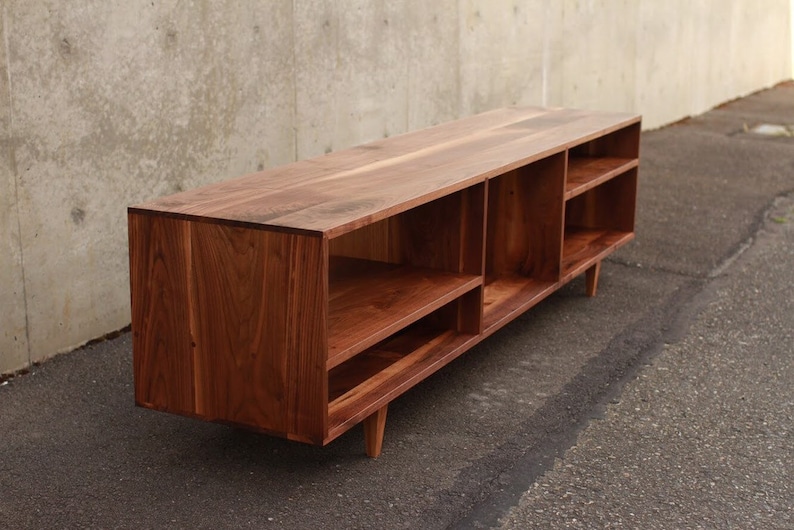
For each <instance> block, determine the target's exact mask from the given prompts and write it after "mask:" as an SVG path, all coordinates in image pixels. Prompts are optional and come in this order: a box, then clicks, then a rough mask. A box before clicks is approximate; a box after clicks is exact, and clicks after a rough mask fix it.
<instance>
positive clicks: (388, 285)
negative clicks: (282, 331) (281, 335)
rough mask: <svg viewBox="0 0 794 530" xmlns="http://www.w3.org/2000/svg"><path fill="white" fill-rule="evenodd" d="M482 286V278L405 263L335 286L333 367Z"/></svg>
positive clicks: (330, 352)
mask: <svg viewBox="0 0 794 530" xmlns="http://www.w3.org/2000/svg"><path fill="white" fill-rule="evenodd" d="M480 285H482V277H480V276H474V275H471V274H460V273H452V272H443V271H437V270H433V269H426V268H419V267H412V266H402V267H399V268H397V269H391V270H388V271H386V272H383V271H382V268H380V267H378V268H377V269H376V271H375V272H373V273H370V274H361V275H359V276H357V277H354V278H350V279H347V280H344V281H336V282H334V283H332V284H331V285H330V286H329V297H328V301H329V308H328V362H327V366H328V368H329V369H330V368H333V367H334V366H337V365H338V364H340V363H342V362H344V361H345V360H347V359H349V358H350V357H352V356H353V355H355V354H357V353H360V352H362V351H364V350H365V349H367V348H369V347H370V346H373V345H375V344H377V343H378V342H379V341H380V340H382V339H384V338H386V337H388V336H389V335H391V334H392V333H394V332H395V331H398V330H399V329H401V328H404V327H405V326H407V325H409V324H411V323H413V322H416V321H417V320H419V319H420V318H422V317H424V316H426V315H428V314H430V313H431V312H433V311H435V310H436V309H438V308H440V307H441V306H443V305H444V304H446V303H448V302H449V301H451V300H453V299H455V298H458V297H459V296H461V295H463V294H464V293H466V292H468V291H471V290H472V289H474V288H476V287H478V286H480Z"/></svg>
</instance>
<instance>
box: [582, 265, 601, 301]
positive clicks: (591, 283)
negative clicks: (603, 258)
mask: <svg viewBox="0 0 794 530" xmlns="http://www.w3.org/2000/svg"><path fill="white" fill-rule="evenodd" d="M600 273H601V262H600V261H599V262H597V263H596V264H595V265H593V266H592V267H590V268H589V269H587V271H586V272H585V273H584V278H585V284H586V287H585V289H586V291H585V292H586V293H587V296H595V294H596V291H597V290H598V275H599V274H600Z"/></svg>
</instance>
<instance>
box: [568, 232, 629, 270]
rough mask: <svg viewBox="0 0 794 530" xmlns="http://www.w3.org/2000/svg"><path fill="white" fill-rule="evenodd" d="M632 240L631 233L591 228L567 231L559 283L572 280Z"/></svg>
mask: <svg viewBox="0 0 794 530" xmlns="http://www.w3.org/2000/svg"><path fill="white" fill-rule="evenodd" d="M632 239H634V233H633V232H619V231H615V230H604V229H593V228H569V229H567V230H566V231H565V245H564V250H563V260H562V275H561V277H560V282H561V283H565V282H568V281H570V280H572V279H573V278H575V277H576V276H578V275H580V274H582V273H583V272H585V271H586V270H587V269H588V268H589V267H591V266H592V265H594V264H595V263H596V262H599V261H601V260H602V259H604V258H605V257H606V256H607V255H609V254H610V253H612V252H614V251H615V250H616V249H618V248H619V247H621V246H623V245H625V244H626V243H628V242H629V241H631V240H632Z"/></svg>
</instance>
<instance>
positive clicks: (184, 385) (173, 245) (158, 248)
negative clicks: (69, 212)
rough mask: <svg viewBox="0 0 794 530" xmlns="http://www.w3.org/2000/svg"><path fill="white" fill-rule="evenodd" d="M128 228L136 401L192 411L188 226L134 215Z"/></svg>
mask: <svg viewBox="0 0 794 530" xmlns="http://www.w3.org/2000/svg"><path fill="white" fill-rule="evenodd" d="M128 230H129V246H130V293H131V305H132V351H133V373H134V380H135V401H136V403H137V404H138V405H141V406H144V407H149V408H153V409H157V410H163V411H168V412H175V413H179V414H189V415H192V414H194V413H195V404H194V397H195V396H194V385H193V376H194V374H193V349H192V347H191V343H192V337H191V334H190V329H189V319H190V318H189V313H188V308H189V307H190V294H189V283H190V276H189V269H190V266H189V261H188V260H189V249H190V226H189V224H188V223H187V222H185V221H179V220H175V219H167V218H157V217H151V216H147V215H135V214H130V215H129V216H128Z"/></svg>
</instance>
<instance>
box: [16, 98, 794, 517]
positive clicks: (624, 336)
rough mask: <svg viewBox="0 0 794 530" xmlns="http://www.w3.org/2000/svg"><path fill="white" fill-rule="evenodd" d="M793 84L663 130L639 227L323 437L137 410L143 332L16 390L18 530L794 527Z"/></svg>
mask: <svg viewBox="0 0 794 530" xmlns="http://www.w3.org/2000/svg"><path fill="white" fill-rule="evenodd" d="M759 123H777V124H794V83H787V84H783V85H779V86H778V87H776V88H774V89H771V90H767V91H763V92H759V93H757V94H754V95H751V96H749V97H747V98H743V99H740V100H737V101H734V102H731V103H729V104H727V105H724V106H722V107H720V108H718V109H715V110H713V111H711V112H709V113H706V114H704V115H702V116H699V117H696V118H693V119H690V120H686V121H684V122H681V123H679V124H676V125H673V126H670V127H666V128H663V129H660V130H657V131H651V132H647V133H644V134H643V140H642V157H641V171H640V181H641V185H640V198H639V206H638V222H637V233H638V236H637V240H636V241H635V242H634V243H632V244H631V245H630V246H628V247H625V248H623V249H621V250H620V251H619V252H618V253H616V254H615V255H613V257H611V258H610V259H609V260H608V261H607V262H606V263H605V264H604V266H603V267H602V278H601V281H600V284H599V293H598V296H596V297H595V298H592V299H589V298H586V297H585V296H584V285H583V281H582V280H581V279H579V280H578V281H574V282H573V283H571V284H570V285H568V286H566V287H565V288H564V289H562V290H561V291H559V292H558V293H556V294H555V295H554V296H552V297H551V298H549V299H547V300H546V301H544V302H543V303H542V304H541V305H540V306H538V307H536V308H534V309H533V310H531V311H530V312H529V313H527V314H525V315H524V316H522V317H521V318H519V319H518V320H517V321H515V322H514V323H513V324H511V325H510V326H508V327H507V328H505V329H503V330H502V331H500V332H499V333H497V334H496V335H494V336H492V337H490V338H489V340H487V341H485V342H484V343H482V344H481V345H479V346H478V347H477V348H475V349H473V350H471V351H470V352H468V353H467V354H466V355H464V356H463V357H461V358H460V359H459V360H457V361H455V362H454V363H452V364H450V365H449V366H447V367H445V368H444V369H442V370H441V372H439V373H438V374H436V375H435V376H433V377H431V378H429V379H428V380H427V381H425V382H423V383H422V384H420V385H419V386H417V387H416V388H415V389H413V390H412V391H410V392H409V393H407V394H406V395H404V396H403V397H401V398H400V399H398V400H397V401H395V402H394V403H393V404H392V405H391V406H390V408H389V419H388V421H387V426H386V440H385V443H384V449H383V454H382V456H381V457H380V458H378V459H368V458H367V457H366V456H364V452H363V436H362V433H361V432H360V430H359V429H354V430H353V431H351V432H349V433H348V434H346V435H344V436H342V437H341V438H339V439H338V440H336V441H335V442H333V443H332V444H330V445H329V446H327V447H324V448H323V447H311V446H305V445H301V444H297V443H293V442H288V441H285V440H279V439H275V438H271V437H266V436H261V435H257V434H253V433H248V432H245V431H241V430H236V429H232V428H229V427H226V426H221V425H213V424H207V423H202V422H198V421H194V420H190V419H186V418H180V417H176V416H170V415H166V414H161V413H157V412H152V411H148V410H142V409H137V408H135V407H134V406H133V397H132V371H131V341H130V336H129V334H128V333H125V334H121V335H120V336H118V337H116V338H114V339H111V340H107V341H103V342H98V343H95V344H92V345H89V346H86V347H85V348H81V349H80V350H77V351H75V352H72V353H70V354H65V355H61V356H57V357H55V358H54V359H52V360H50V361H47V362H45V363H43V364H41V365H40V366H37V367H34V368H33V369H32V370H31V372H30V373H29V374H27V375H24V376H20V377H16V378H14V379H11V380H9V381H8V382H7V383H6V384H4V385H3V386H0V526H2V527H8V528H611V527H620V528H671V529H675V528H794V520H792V515H790V514H791V512H792V511H794V505H793V504H794V502H793V501H792V498H794V495H792V488H793V487H792V485H791V483H792V482H794V481H792V480H791V479H790V477H791V476H794V473H792V471H794V470H793V469H792V468H793V467H794V464H792V457H794V432H793V430H794V422H792V416H794V397H793V396H794V368H792V356H794V340H792V339H793V338H794V138H791V137H768V136H761V135H756V134H753V133H751V132H749V129H751V128H752V127H753V126H755V125H757V124H759Z"/></svg>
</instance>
